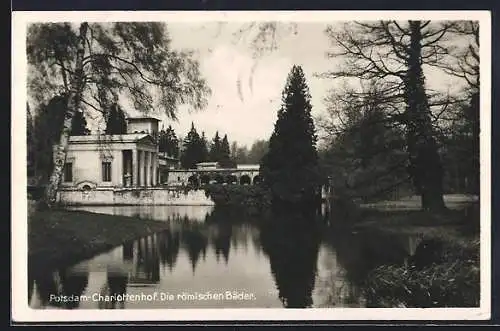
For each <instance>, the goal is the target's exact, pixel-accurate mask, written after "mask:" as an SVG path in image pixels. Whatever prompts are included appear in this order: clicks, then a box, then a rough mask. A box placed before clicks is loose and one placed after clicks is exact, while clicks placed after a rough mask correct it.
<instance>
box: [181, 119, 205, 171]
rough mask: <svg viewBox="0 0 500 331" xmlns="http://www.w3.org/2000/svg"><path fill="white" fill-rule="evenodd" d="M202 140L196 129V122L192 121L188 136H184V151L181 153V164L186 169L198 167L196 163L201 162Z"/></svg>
mask: <svg viewBox="0 0 500 331" xmlns="http://www.w3.org/2000/svg"><path fill="white" fill-rule="evenodd" d="M201 141H202V139H201V138H200V135H199V134H198V132H197V131H196V128H195V127H194V123H191V130H189V132H188V134H187V136H186V138H184V143H183V151H182V154H181V166H182V167H183V168H184V169H193V168H195V167H196V163H198V162H201V161H200V159H201V157H202V155H200V154H201V153H200V151H201V149H200V146H201V144H200V142H201Z"/></svg>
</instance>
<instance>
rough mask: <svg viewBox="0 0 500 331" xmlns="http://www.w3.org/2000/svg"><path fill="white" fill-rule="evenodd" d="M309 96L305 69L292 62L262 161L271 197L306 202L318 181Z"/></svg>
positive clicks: (313, 194) (316, 188)
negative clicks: (276, 117)
mask: <svg viewBox="0 0 500 331" xmlns="http://www.w3.org/2000/svg"><path fill="white" fill-rule="evenodd" d="M310 99H311V96H310V94H309V88H308V86H307V84H306V80H305V77H304V72H303V71H302V68H301V67H300V66H297V65H295V66H293V68H292V70H291V72H290V74H289V75H288V79H287V83H286V86H285V89H284V91H283V94H282V104H281V108H280V109H279V111H278V119H277V121H276V123H275V126H274V132H273V133H272V135H271V139H270V141H269V150H268V152H267V154H266V155H265V156H264V157H263V159H262V162H261V173H262V176H263V179H264V182H265V185H266V186H267V187H269V189H270V190H271V192H272V196H273V199H274V200H276V201H281V202H292V203H295V202H309V201H313V200H314V199H315V198H316V194H317V192H318V188H319V184H320V176H319V170H318V155H317V151H316V140H317V137H316V133H315V128H314V123H313V120H312V117H311V108H312V107H311V102H310Z"/></svg>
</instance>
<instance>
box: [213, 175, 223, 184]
mask: <svg viewBox="0 0 500 331" xmlns="http://www.w3.org/2000/svg"><path fill="white" fill-rule="evenodd" d="M214 179H215V182H216V183H217V184H223V183H224V176H222V175H221V174H217V175H215V178H214Z"/></svg>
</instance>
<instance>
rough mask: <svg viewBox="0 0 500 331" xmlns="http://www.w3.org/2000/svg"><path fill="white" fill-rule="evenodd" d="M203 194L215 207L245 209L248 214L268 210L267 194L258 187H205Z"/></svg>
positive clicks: (215, 185)
mask: <svg viewBox="0 0 500 331" xmlns="http://www.w3.org/2000/svg"><path fill="white" fill-rule="evenodd" d="M204 189H205V193H206V194H207V196H209V197H210V198H211V199H212V200H213V201H214V202H215V204H216V205H217V206H229V207H245V209H246V210H247V211H249V212H258V211H262V210H264V209H267V208H269V206H270V204H271V198H270V195H269V192H268V191H267V190H265V189H264V188H263V187H261V186H258V185H245V186H242V185H218V184H213V185H207V186H205V187H204Z"/></svg>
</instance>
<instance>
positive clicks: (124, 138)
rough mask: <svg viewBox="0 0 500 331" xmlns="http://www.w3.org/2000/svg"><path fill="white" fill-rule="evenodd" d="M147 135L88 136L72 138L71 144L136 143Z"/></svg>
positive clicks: (70, 139)
mask: <svg viewBox="0 0 500 331" xmlns="http://www.w3.org/2000/svg"><path fill="white" fill-rule="evenodd" d="M148 136H149V135H148V134H147V133H124V134H109V135H108V134H100V135H99V134H91V135H86V136H70V137H69V142H70V143H82V144H85V143H87V144H89V143H99V142H106V143H109V142H117V143H118V142H135V141H138V140H141V139H144V138H146V137H148Z"/></svg>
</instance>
